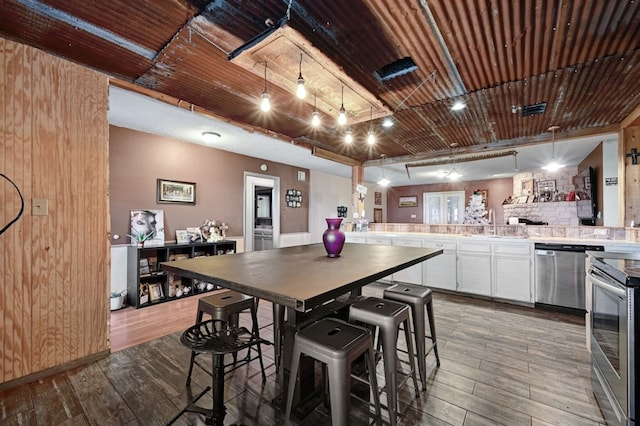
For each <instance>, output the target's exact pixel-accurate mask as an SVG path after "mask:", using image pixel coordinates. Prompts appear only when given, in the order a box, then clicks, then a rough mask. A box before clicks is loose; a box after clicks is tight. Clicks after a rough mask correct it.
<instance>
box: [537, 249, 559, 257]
mask: <svg viewBox="0 0 640 426" xmlns="http://www.w3.org/2000/svg"><path fill="white" fill-rule="evenodd" d="M555 255H556V252H555V251H553V250H536V256H549V257H555Z"/></svg>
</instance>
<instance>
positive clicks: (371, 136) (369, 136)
mask: <svg viewBox="0 0 640 426" xmlns="http://www.w3.org/2000/svg"><path fill="white" fill-rule="evenodd" d="M370 111H371V112H370V117H369V133H368V134H367V143H368V144H369V145H373V144H375V143H376V134H375V133H373V107H370Z"/></svg>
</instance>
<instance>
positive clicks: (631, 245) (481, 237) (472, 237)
mask: <svg viewBox="0 0 640 426" xmlns="http://www.w3.org/2000/svg"><path fill="white" fill-rule="evenodd" d="M345 234H346V235H348V236H362V237H367V236H371V237H390V238H434V239H455V240H465V241H486V242H523V243H525V242H531V243H549V244H563V243H565V244H585V245H603V246H615V247H620V248H626V249H633V250H634V251H635V250H638V251H640V243H636V242H633V241H622V240H609V239H594V238H582V239H576V238H560V237H546V236H543V237H541V236H529V237H521V236H510V235H498V236H494V235H485V234H442V233H428V232H385V231H366V232H356V231H349V232H345Z"/></svg>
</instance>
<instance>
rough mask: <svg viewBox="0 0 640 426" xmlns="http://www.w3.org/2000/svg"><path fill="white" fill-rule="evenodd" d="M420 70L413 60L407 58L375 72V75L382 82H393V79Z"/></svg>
mask: <svg viewBox="0 0 640 426" xmlns="http://www.w3.org/2000/svg"><path fill="white" fill-rule="evenodd" d="M417 69H418V66H417V65H416V63H415V62H413V59H411V58H410V57H409V56H407V57H406V58H402V59H398V60H397V61H394V62H391V63H390V64H387V65H385V66H383V67H382V68H380V69H377V70H375V71H374V72H373V75H374V76H375V77H376V78H377V79H378V80H380V81H387V80H391V79H392V78H396V77H400V76H401V75H405V74H409V73H410V72H414V71H415V70H417Z"/></svg>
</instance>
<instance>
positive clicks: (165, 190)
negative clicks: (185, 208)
mask: <svg viewBox="0 0 640 426" xmlns="http://www.w3.org/2000/svg"><path fill="white" fill-rule="evenodd" d="M156 197H157V201H158V203H179V204H195V203H196V184H195V183H193V182H180V181H177V180H166V179H158V185H157V188H156Z"/></svg>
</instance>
